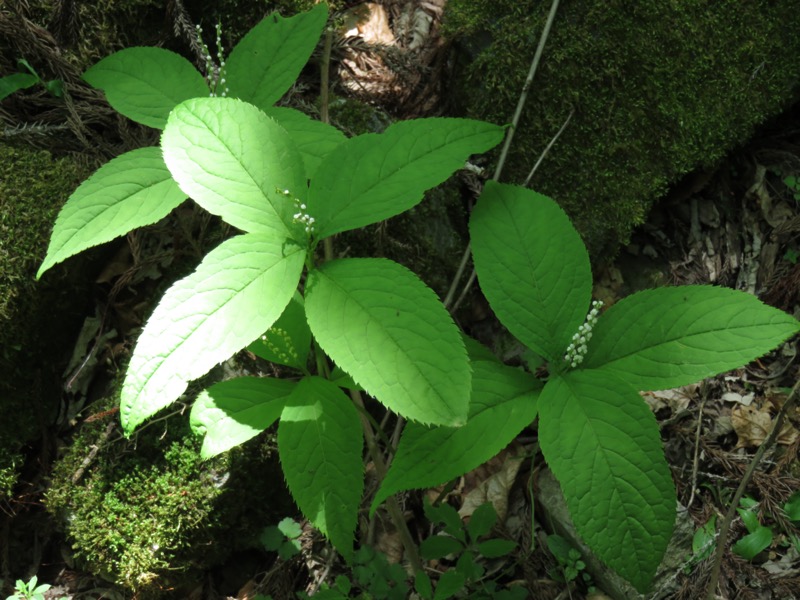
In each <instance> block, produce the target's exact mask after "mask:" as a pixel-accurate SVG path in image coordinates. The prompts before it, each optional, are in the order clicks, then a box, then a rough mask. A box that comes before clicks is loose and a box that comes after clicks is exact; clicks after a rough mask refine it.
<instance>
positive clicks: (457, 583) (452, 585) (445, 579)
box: [433, 571, 466, 600]
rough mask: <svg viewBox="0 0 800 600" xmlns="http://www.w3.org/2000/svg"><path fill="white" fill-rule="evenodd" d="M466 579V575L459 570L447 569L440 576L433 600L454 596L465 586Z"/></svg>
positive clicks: (442, 599)
mask: <svg viewBox="0 0 800 600" xmlns="http://www.w3.org/2000/svg"><path fill="white" fill-rule="evenodd" d="M465 583H466V580H465V579H464V576H463V575H462V574H461V573H459V572H457V571H445V572H444V573H442V575H441V577H439V583H438V584H436V593H435V594H434V595H433V600H447V599H448V598H452V597H453V596H454V595H455V594H456V593H457V592H459V591H460V590H462V589H463V588H464V584H465Z"/></svg>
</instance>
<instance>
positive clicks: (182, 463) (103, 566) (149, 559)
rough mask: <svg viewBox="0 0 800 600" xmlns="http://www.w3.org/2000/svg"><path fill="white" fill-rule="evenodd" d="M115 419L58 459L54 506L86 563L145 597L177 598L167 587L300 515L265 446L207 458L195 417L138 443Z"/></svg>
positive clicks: (92, 428)
mask: <svg viewBox="0 0 800 600" xmlns="http://www.w3.org/2000/svg"><path fill="white" fill-rule="evenodd" d="M114 418H115V417H114V416H111V417H108V419H114ZM108 426H109V425H108V421H97V422H90V423H86V424H85V425H84V426H83V427H82V429H81V431H80V432H79V433H78V434H77V436H76V438H75V439H74V440H73V442H72V443H71V444H70V447H69V449H68V450H67V452H66V454H65V455H64V456H63V457H62V458H61V459H60V460H59V461H58V462H57V463H56V465H55V466H54V469H53V475H52V482H51V484H50V486H49V490H48V492H47V496H46V499H45V504H46V506H47V509H48V511H49V512H51V513H52V514H54V515H55V516H56V517H57V518H58V520H59V521H60V522H61V523H63V524H64V527H65V529H66V533H67V534H68V538H69V539H70V541H71V543H72V547H73V550H74V554H75V558H76V559H78V561H79V562H80V563H81V564H83V565H84V566H85V567H87V568H88V569H89V570H91V571H92V572H93V573H98V574H101V575H102V576H104V577H106V578H108V579H109V580H112V581H114V582H116V583H118V584H120V585H122V586H124V587H126V588H128V589H130V590H132V591H134V592H135V593H136V594H137V595H138V596H139V597H149V598H159V597H175V595H174V594H175V591H173V592H171V593H170V594H168V593H167V592H166V590H168V589H173V590H174V589H180V588H181V586H184V585H191V584H192V583H196V582H197V581H198V578H199V577H200V573H201V571H202V570H203V569H206V568H208V567H209V566H213V565H215V564H218V563H220V562H221V561H222V560H223V559H224V558H225V557H226V556H227V555H228V554H229V553H230V552H231V551H233V550H235V549H241V548H243V547H247V546H248V545H252V544H253V543H254V540H255V536H256V535H257V534H258V532H259V531H260V530H261V529H262V528H263V527H264V526H265V525H266V524H268V523H270V522H274V521H276V520H279V519H280V518H282V517H285V516H287V514H290V513H291V508H290V504H289V503H288V502H287V501H286V500H285V498H286V493H285V492H284V493H283V494H281V493H279V491H280V488H279V487H278V486H279V485H280V484H279V482H280V481H282V478H281V475H280V471H279V467H278V465H277V460H276V459H274V458H272V457H271V456H270V454H269V451H268V450H267V447H266V446H264V445H263V444H262V445H261V446H259V445H258V443H251V444H248V445H247V447H246V448H244V449H237V450H235V451H232V452H230V453H228V454H226V455H223V456H220V457H217V458H215V459H212V460H209V461H201V460H200V458H199V455H198V450H199V441H198V440H197V439H195V438H194V437H193V436H192V434H191V433H190V432H189V430H188V426H187V418H186V416H175V417H172V418H170V419H168V420H167V421H166V422H164V421H162V422H159V423H156V424H154V425H152V426H150V427H148V428H145V429H144V430H143V431H142V432H140V433H139V434H137V435H136V436H135V441H134V442H128V441H125V440H123V439H121V438H120V437H119V435H118V434H117V433H116V432H115V433H113V434H112V435H111V436H107V435H106V433H105V432H106V430H107V427H108ZM93 446H96V447H97V448H99V451H98V452H96V453H93V452H92V448H93ZM90 453H91V454H92V455H93V456H94V458H93V459H92V460H91V461H87V456H89V455H90ZM76 474H78V475H77V476H76ZM76 477H77V481H76Z"/></svg>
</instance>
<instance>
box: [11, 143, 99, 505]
mask: <svg viewBox="0 0 800 600" xmlns="http://www.w3.org/2000/svg"><path fill="white" fill-rule="evenodd" d="M84 176H85V171H84V170H83V169H82V168H81V167H79V166H78V165H77V164H76V163H75V162H74V161H72V160H70V159H67V158H58V159H56V158H53V157H52V156H51V155H50V154H49V153H48V152H45V151H40V150H29V149H22V148H12V147H10V146H6V145H3V144H0V402H1V403H2V406H3V419H2V422H0V496H2V497H7V496H8V495H9V494H10V493H11V488H12V487H13V483H14V481H15V477H16V475H15V473H16V472H17V469H18V467H19V466H20V465H21V464H22V462H23V459H22V456H21V455H20V454H19V448H21V447H22V446H23V445H24V444H25V443H27V442H29V441H30V440H31V439H32V438H34V437H35V436H36V435H37V434H38V431H39V430H40V427H41V425H42V423H49V422H51V421H52V416H53V415H52V411H54V410H55V409H56V408H57V407H54V406H53V399H57V398H58V397H59V396H60V394H59V393H58V391H57V388H56V393H55V394H54V393H52V392H53V389H52V386H53V385H57V383H56V384H54V383H53V382H54V381H56V382H57V381H58V376H59V375H60V370H59V368H60V369H63V368H64V364H63V363H64V356H63V354H64V353H65V352H66V353H68V352H69V350H68V348H70V341H69V340H71V339H72V337H73V336H74V334H75V331H74V328H73V326H75V327H79V326H80V322H81V321H82V319H83V316H82V313H83V306H84V304H85V301H86V299H87V298H86V290H85V286H84V287H76V286H75V285H74V284H73V283H72V282H71V280H70V278H69V277H68V276H67V274H66V273H65V272H64V271H61V272H60V273H59V274H55V275H53V276H51V277H48V278H46V280H44V281H43V282H41V283H37V282H36V281H35V280H34V275H35V274H36V270H37V268H38V266H39V263H40V262H41V260H42V258H44V254H45V250H46V248H47V241H48V239H49V235H50V230H51V229H52V226H53V222H54V221H55V218H56V214H57V213H58V211H59V209H60V208H61V206H62V205H63V203H64V202H65V201H66V199H67V198H68V197H69V195H70V194H71V193H72V191H73V190H74V189H75V188H76V187H77V185H78V184H79V183H80V181H81V179H82V178H83V177H84ZM65 348H66V349H67V350H66V351H65ZM67 358H68V356H67Z"/></svg>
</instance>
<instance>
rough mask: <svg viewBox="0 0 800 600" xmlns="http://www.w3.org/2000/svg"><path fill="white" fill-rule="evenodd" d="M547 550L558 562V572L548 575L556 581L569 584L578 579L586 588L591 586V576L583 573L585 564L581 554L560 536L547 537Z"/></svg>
mask: <svg viewBox="0 0 800 600" xmlns="http://www.w3.org/2000/svg"><path fill="white" fill-rule="evenodd" d="M547 548H548V549H549V550H550V553H551V554H552V555H553V556H554V557H555V559H556V560H557V561H558V570H557V571H553V572H552V573H551V574H550V575H551V577H553V578H554V579H555V580H556V581H561V582H563V583H569V582H570V581H575V580H576V579H578V577H579V576H580V578H581V579H582V580H583V582H584V583H585V584H586V585H587V586H591V576H590V575H589V574H588V573H586V572H585V569H586V563H585V562H583V560H582V559H581V553H580V552H579V551H578V550H577V549H576V548H574V547H572V545H571V544H570V543H569V542H568V541H567V540H566V539H564V538H563V537H561V536H560V535H556V534H553V535H548V536H547Z"/></svg>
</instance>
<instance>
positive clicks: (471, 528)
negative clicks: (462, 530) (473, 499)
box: [467, 502, 497, 542]
mask: <svg viewBox="0 0 800 600" xmlns="http://www.w3.org/2000/svg"><path fill="white" fill-rule="evenodd" d="M496 522H497V512H495V510H494V506H493V505H492V503H491V502H484V503H483V504H481V505H480V506H479V507H478V508H476V509H475V511H474V512H473V513H472V516H471V517H470V518H469V523H467V533H469V539H470V540H471V541H473V542H474V541H476V540H477V539H478V538H481V537H483V536H484V535H486V534H488V533H489V532H490V531H491V530H492V527H494V524H495V523H496Z"/></svg>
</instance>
